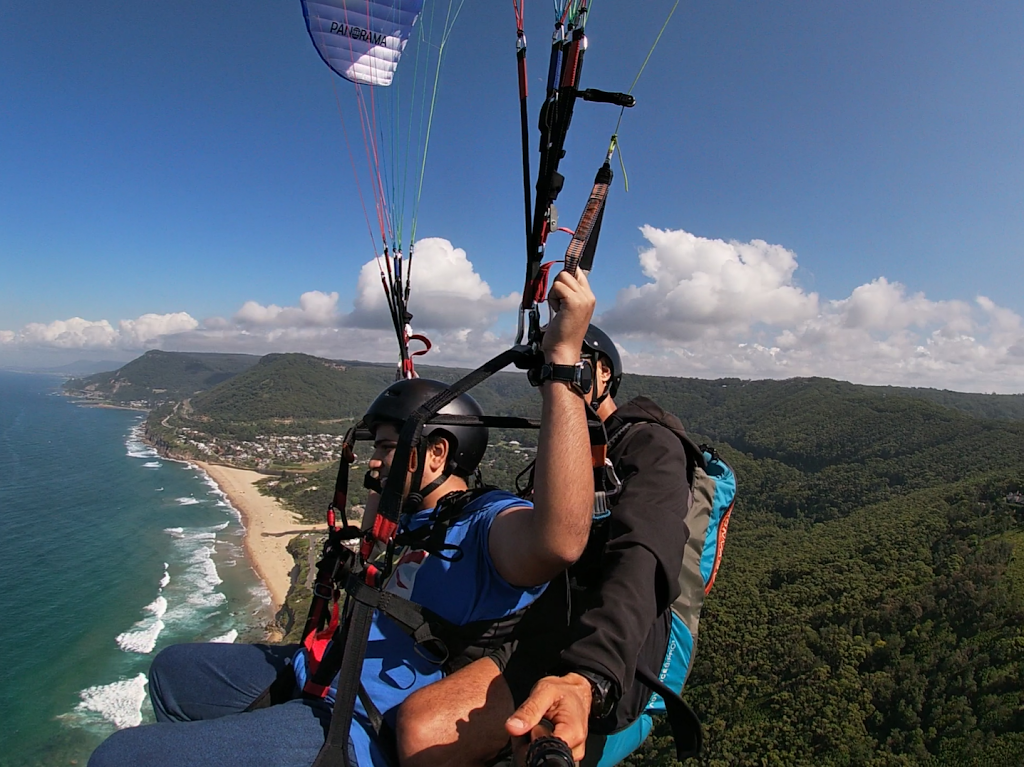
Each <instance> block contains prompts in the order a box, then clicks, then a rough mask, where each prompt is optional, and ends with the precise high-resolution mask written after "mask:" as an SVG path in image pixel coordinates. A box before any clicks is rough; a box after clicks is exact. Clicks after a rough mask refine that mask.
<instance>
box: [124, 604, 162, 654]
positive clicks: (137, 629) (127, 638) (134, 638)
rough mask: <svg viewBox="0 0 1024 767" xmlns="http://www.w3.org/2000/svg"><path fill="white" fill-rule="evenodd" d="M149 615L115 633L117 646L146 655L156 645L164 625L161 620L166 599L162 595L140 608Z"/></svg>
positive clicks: (125, 650) (126, 650)
mask: <svg viewBox="0 0 1024 767" xmlns="http://www.w3.org/2000/svg"><path fill="white" fill-rule="evenodd" d="M142 609H143V612H147V613H149V616H147V617H145V618H143V619H142V620H140V621H138V622H137V623H135V625H134V626H132V627H131V629H130V630H128V631H125V632H122V633H120V634H118V635H117V637H116V638H115V641H116V642H117V646H118V647H120V648H121V649H122V650H123V651H124V652H135V653H139V654H141V655H148V654H149V653H151V652H153V648H154V647H156V640H157V639H158V638H159V637H160V632H162V631H163V630H164V629H165V628H166V625H165V624H164V622H163V620H161V619H162V618H163V617H164V615H165V614H166V612H167V599H166V598H164V597H163V596H162V595H161V596H158V597H157V598H156V599H154V600H153V601H152V602H150V603H149V604H148V605H146V606H145V607H143V608H142Z"/></svg>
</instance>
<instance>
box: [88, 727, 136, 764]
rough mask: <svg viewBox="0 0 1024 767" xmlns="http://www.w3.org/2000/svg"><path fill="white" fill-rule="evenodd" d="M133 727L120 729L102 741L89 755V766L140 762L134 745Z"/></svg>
mask: <svg viewBox="0 0 1024 767" xmlns="http://www.w3.org/2000/svg"><path fill="white" fill-rule="evenodd" d="M133 729H134V728H129V729H127V730H118V731H117V732H115V733H114V734H113V735H111V736H110V737H109V738H107V739H106V740H105V741H103V742H102V743H100V745H99V746H98V747H97V749H96V750H95V751H93V752H92V755H91V756H90V757H89V765H88V767H130V765H133V764H138V760H137V756H138V754H135V753H134V748H133V746H132V741H133V738H132V730H133Z"/></svg>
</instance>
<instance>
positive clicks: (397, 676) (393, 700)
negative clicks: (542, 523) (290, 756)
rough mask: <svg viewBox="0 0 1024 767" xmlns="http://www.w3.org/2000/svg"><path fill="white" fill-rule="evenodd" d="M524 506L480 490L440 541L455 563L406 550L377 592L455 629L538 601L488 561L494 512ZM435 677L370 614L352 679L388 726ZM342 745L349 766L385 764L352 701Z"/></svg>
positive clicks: (410, 525) (411, 521) (409, 645)
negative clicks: (351, 761) (347, 748)
mask: <svg viewBox="0 0 1024 767" xmlns="http://www.w3.org/2000/svg"><path fill="white" fill-rule="evenodd" d="M529 505H530V504H529V502H528V501H524V500H523V499H522V498H518V497H517V496H514V495H512V494H511V493H507V492H505V491H503V490H493V491H491V492H488V493H484V494H483V495H481V496H480V497H479V498H476V499H475V500H474V501H473V502H472V503H470V504H468V505H467V506H466V509H465V513H464V514H463V516H462V517H461V518H460V519H459V520H458V521H456V522H455V523H454V524H453V525H452V526H451V527H450V528H449V529H448V533H447V535H446V536H445V541H446V542H447V543H449V544H453V545H456V546H458V547H459V548H460V549H461V550H462V557H461V558H459V559H458V560H457V561H454V562H452V561H448V560H445V559H442V558H441V557H436V556H430V555H429V554H427V552H425V551H419V550H417V551H406V552H404V553H403V555H402V556H401V558H400V559H399V561H398V564H397V565H396V567H395V569H394V571H393V572H392V574H391V577H390V578H389V579H388V582H387V585H386V586H385V589H386V590H387V591H390V592H393V593H395V594H398V595H399V596H402V597H404V598H406V599H408V600H410V601H413V602H416V603H417V604H420V605H422V606H424V607H426V608H427V609H429V610H432V611H433V612H434V613H436V614H437V615H439V616H441V617H442V618H444V619H445V620H447V621H450V622H452V623H456V624H459V625H464V624H467V623H471V622H473V621H478V620H487V619H496V618H503V617H505V616H507V615H511V614H512V613H514V612H516V611H517V610H520V609H522V608H524V607H526V606H527V605H529V604H530V603H531V602H533V601H534V600H535V599H536V598H537V597H538V596H540V594H541V593H542V592H543V591H544V586H536V587H534V588H520V587H518V586H513V585H511V584H509V583H508V582H507V581H506V580H505V579H504V578H502V577H501V576H500V575H499V574H498V571H497V570H495V568H494V563H493V562H492V561H491V554H490V547H489V546H488V536H489V534H490V530H491V523H493V522H494V519H495V517H497V516H498V514H500V513H501V512H502V511H504V510H505V509H509V508H513V507H516V506H529ZM431 511H432V509H427V510H425V511H419V512H417V513H416V514H414V515H412V516H411V517H408V518H406V519H405V520H404V521H403V525H402V527H403V529H408V530H415V529H416V528H418V527H420V526H422V525H424V524H426V522H427V521H428V517H429V516H430V512H431ZM305 652H306V651H305V649H304V648H303V649H301V650H299V651H298V652H297V653H296V654H295V659H294V664H295V678H296V681H297V683H298V685H299V688H300V689H301V688H302V686H303V685H304V684H305V681H306V657H305ZM423 654H427V653H423ZM442 676H443V673H442V671H441V669H440V667H439V666H438V665H437V664H435V663H432V662H430V661H429V660H426V659H425V658H424V657H423V655H421V654H420V653H419V652H417V648H416V647H415V643H414V642H413V640H412V638H411V637H409V636H408V635H407V634H405V632H403V631H402V630H401V629H400V628H399V627H398V626H396V625H395V624H394V623H392V622H391V620H390V619H388V618H387V617H386V616H383V615H380V614H379V613H374V615H373V623H372V625H371V627H370V640H369V643H368V644H367V647H366V658H365V660H364V661H363V670H362V674H361V677H360V678H361V681H362V683H363V686H364V687H365V688H366V692H367V693H368V694H369V696H370V700H372V701H373V702H374V704H375V705H376V706H377V708H378V709H379V710H380V711H381V712H383V714H384V718H385V719H386V720H387V721H388V722H389V724H391V726H392V727H393V726H394V724H395V721H394V717H395V710H396V709H397V707H398V705H399V704H400V703H402V701H404V700H405V699H406V698H407V697H409V695H411V694H412V693H414V692H415V691H416V690H419V689H421V688H422V687H426V686H427V685H428V684H430V683H431V682H436V681H437V680H438V679H440V678H441V677H442ZM336 692H337V680H335V682H334V684H332V686H331V690H330V692H329V693H328V695H327V700H328V702H330V703H332V704H333V702H334V696H335V694H336ZM350 743H351V748H352V751H353V752H354V754H355V759H356V763H357V764H359V765H363V767H368V765H373V766H374V767H390V765H388V761H387V759H386V758H385V757H384V754H383V753H382V752H381V750H380V748H379V747H378V746H377V744H376V743H375V742H374V735H373V729H372V728H371V727H370V724H369V721H368V720H367V719H366V716H365V712H364V711H363V706H362V704H361V703H360V702H359V701H358V700H357V701H356V715H355V717H354V718H353V720H352V729H351V732H350Z"/></svg>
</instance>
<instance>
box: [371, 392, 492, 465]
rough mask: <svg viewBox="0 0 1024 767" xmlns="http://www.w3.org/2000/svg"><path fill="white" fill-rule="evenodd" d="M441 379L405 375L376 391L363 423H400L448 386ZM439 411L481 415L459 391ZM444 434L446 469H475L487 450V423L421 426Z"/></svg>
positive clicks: (428, 433)
mask: <svg viewBox="0 0 1024 767" xmlns="http://www.w3.org/2000/svg"><path fill="white" fill-rule="evenodd" d="M447 388H448V386H447V385H446V384H443V383H441V382H440V381H431V380H429V379H426V378H405V379H402V380H401V381H395V382H394V383H393V384H391V385H390V386H389V387H388V388H386V389H385V390H384V391H382V392H381V393H380V394H378V395H377V399H375V400H374V401H373V404H371V405H370V407H369V409H368V410H367V411H366V415H364V416H363V423H364V424H365V425H366V428H367V429H369V430H370V431H371V432H375V431H376V430H377V427H378V426H379V425H380V424H382V423H393V424H397V425H399V426H400V425H401V424H402V423H403V422H405V420H406V419H407V418H408V417H409V416H411V415H412V414H413V413H414V412H415V411H416V410H418V409H419V408H420V407H421V406H422V405H424V404H425V403H426V402H428V401H429V400H431V399H433V398H434V397H435V396H437V395H438V394H440V393H441V392H443V391H444V390H445V389H447ZM441 414H442V415H472V416H482V415H483V414H484V411H483V409H482V408H481V407H480V405H478V404H477V402H476V400H475V399H473V398H472V397H470V396H469V395H468V394H461V395H459V396H458V397H457V398H456V399H455V400H454V401H452V402H449V403H448V404H447V405H445V406H444V407H443V408H441ZM433 436H439V437H444V438H445V439H447V440H448V466H447V467H446V471H448V472H450V473H452V474H455V475H457V476H460V477H468V476H470V475H472V473H473V472H474V471H476V467H477V465H478V464H479V463H480V459H481V458H483V457H484V451H486V450H487V427H486V426H441V425H438V426H433V425H431V424H429V423H428V424H425V425H424V426H423V437H424V438H430V437H433Z"/></svg>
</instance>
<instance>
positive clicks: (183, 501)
mask: <svg viewBox="0 0 1024 767" xmlns="http://www.w3.org/2000/svg"><path fill="white" fill-rule="evenodd" d="M174 500H176V501H177V502H178V505H179V506H194V505H195V504H197V503H200V501H199V500H197V499H196V498H194V497H192V496H189V497H187V498H175V499H174Z"/></svg>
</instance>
